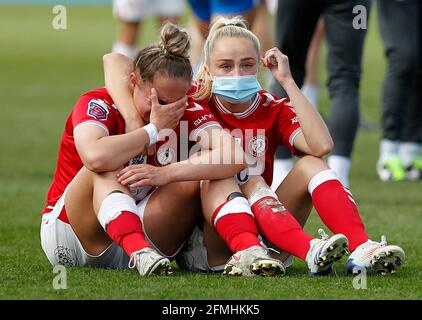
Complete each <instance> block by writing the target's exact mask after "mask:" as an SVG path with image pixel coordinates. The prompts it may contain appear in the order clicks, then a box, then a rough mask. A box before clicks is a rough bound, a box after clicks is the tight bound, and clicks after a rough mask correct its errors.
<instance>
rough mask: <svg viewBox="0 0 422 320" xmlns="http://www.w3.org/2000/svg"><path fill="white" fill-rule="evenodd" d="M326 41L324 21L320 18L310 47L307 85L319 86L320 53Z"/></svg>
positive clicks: (307, 60)
mask: <svg viewBox="0 0 422 320" xmlns="http://www.w3.org/2000/svg"><path fill="white" fill-rule="evenodd" d="M323 39H324V19H323V18H322V17H320V18H319V20H318V23H317V25H316V28H315V32H314V35H313V36H312V40H311V44H310V45H309V49H308V55H307V58H306V77H305V82H304V83H305V84H311V85H317V84H318V79H317V74H318V62H319V53H320V47H321V43H322V40H323Z"/></svg>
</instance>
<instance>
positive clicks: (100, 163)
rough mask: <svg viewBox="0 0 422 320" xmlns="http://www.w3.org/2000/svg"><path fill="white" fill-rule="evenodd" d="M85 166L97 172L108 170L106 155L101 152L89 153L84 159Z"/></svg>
mask: <svg viewBox="0 0 422 320" xmlns="http://www.w3.org/2000/svg"><path fill="white" fill-rule="evenodd" d="M83 163H84V165H85V167H86V168H87V169H88V170H90V171H92V172H96V173H100V172H104V171H107V167H106V164H107V163H106V161H105V159H104V157H102V156H101V155H99V154H90V155H87V156H86V157H85V159H84V161H83Z"/></svg>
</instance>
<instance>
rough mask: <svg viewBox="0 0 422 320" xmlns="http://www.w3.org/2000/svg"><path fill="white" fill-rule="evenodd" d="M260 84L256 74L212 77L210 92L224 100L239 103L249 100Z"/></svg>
mask: <svg viewBox="0 0 422 320" xmlns="http://www.w3.org/2000/svg"><path fill="white" fill-rule="evenodd" d="M260 90H261V86H260V84H259V82H258V79H257V76H256V75H252V76H234V77H213V82H212V89H211V92H212V93H214V94H216V95H218V96H220V97H221V98H223V99H224V100H226V101H228V102H230V103H234V104H240V103H245V102H247V101H249V100H251V99H252V98H253V97H254V96H255V95H256V94H257V93H258V91H260Z"/></svg>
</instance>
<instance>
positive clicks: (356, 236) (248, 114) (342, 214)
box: [106, 18, 405, 275]
mask: <svg viewBox="0 0 422 320" xmlns="http://www.w3.org/2000/svg"><path fill="white" fill-rule="evenodd" d="M259 49H260V48H259V41H258V39H257V38H256V36H255V35H254V34H253V33H252V32H250V31H249V30H248V29H247V27H246V25H245V23H244V22H243V21H242V19H239V18H233V19H224V18H221V19H218V20H217V21H216V22H215V23H214V24H213V26H212V28H211V30H210V33H209V36H208V38H207V40H206V43H205V46H204V59H203V65H202V67H201V68H200V71H199V75H198V79H199V81H198V86H197V90H196V92H195V93H194V95H193V98H194V99H195V100H196V101H197V103H198V104H200V105H202V106H208V107H209V108H210V110H211V111H212V113H213V114H214V116H215V117H216V119H217V120H218V121H219V122H220V124H221V125H222V126H223V127H224V128H225V129H227V130H228V131H230V132H231V134H232V135H233V136H234V137H235V139H237V141H239V142H240V143H241V144H242V146H243V148H244V150H245V152H246V153H249V155H250V157H249V158H253V160H254V161H253V162H251V163H250V165H249V167H248V168H247V169H245V170H244V171H243V172H241V173H239V174H238V175H237V176H236V180H237V183H234V181H233V179H225V180H219V181H211V182H209V181H205V182H203V183H202V197H201V201H202V207H203V211H204V215H205V218H206V220H207V221H208V222H209V223H210V224H211V226H213V227H214V229H215V231H216V232H217V233H218V234H219V235H220V237H221V238H223V239H224V240H225V243H226V244H227V245H228V247H229V248H230V250H231V251H232V252H235V254H234V255H233V256H232V258H231V259H230V260H229V262H228V263H227V264H226V266H225V272H226V273H229V274H247V273H248V272H249V271H248V269H247V265H248V264H247V263H244V262H245V261H244V260H243V258H242V257H243V256H244V255H243V250H242V249H245V248H250V247H251V245H252V244H253V245H257V244H256V235H257V234H258V231H259V234H260V235H261V236H262V237H263V238H264V240H265V241H267V243H269V244H271V246H274V247H276V248H277V249H281V250H283V251H285V252H288V253H290V254H293V255H295V256H297V257H299V258H301V259H302V260H304V261H306V262H307V264H308V267H309V272H310V274H313V275H323V274H328V273H330V272H331V270H332V264H333V262H334V261H336V260H339V259H341V257H342V255H343V254H344V253H345V248H346V247H347V244H349V247H350V251H351V252H352V254H351V256H350V257H349V259H348V260H347V262H346V272H360V271H361V270H362V268H366V269H367V270H369V271H376V272H379V273H387V272H394V271H395V270H396V268H397V267H398V266H399V265H400V264H401V263H402V262H403V261H404V258H405V255H404V252H403V250H402V249H401V248H400V247H398V246H392V245H387V244H386V242H385V239H383V240H382V241H381V242H380V243H378V242H374V241H372V240H369V237H368V235H367V234H366V231H365V229H364V225H363V222H362V220H361V218H360V215H359V212H358V210H357V207H356V204H355V201H354V199H353V197H352V195H351V193H350V191H349V190H348V189H346V188H344V187H343V186H342V184H341V183H340V181H339V180H338V178H337V176H336V175H335V173H334V172H333V171H332V170H331V169H329V168H328V166H327V164H326V163H325V162H324V160H323V159H322V157H323V156H324V155H326V154H328V153H329V152H330V151H331V149H332V145H333V143H332V139H331V137H330V134H329V132H328V129H327V127H326V125H325V123H324V122H323V120H322V119H321V117H320V115H319V113H318V112H317V111H316V110H315V108H313V106H312V105H311V104H310V103H309V101H308V100H307V99H306V98H305V97H304V95H303V94H302V92H301V91H300V89H299V88H298V87H297V86H296V84H295V82H294V81H293V79H292V76H291V73H290V68H289V63H288V58H287V57H286V56H285V55H283V54H282V53H281V52H280V51H279V50H278V49H277V48H273V49H270V50H268V51H267V52H266V54H265V55H264V57H263V58H262V59H261V61H262V63H263V65H264V66H265V67H267V68H269V69H270V71H271V72H272V74H273V76H274V78H275V79H276V80H277V81H278V82H279V83H280V85H282V86H283V88H284V89H285V90H286V92H287V93H288V95H289V98H290V99H281V100H278V98H277V97H275V96H274V95H272V94H271V93H269V92H267V91H264V90H261V88H260V85H259V83H258V81H257V72H258V66H259V62H260V59H259V52H260V51H259ZM115 58H116V59H115V60H116V61H114V62H115V65H114V68H110V65H109V68H108V70H107V68H106V74H108V75H111V74H113V73H114V74H115V77H116V78H117V77H120V76H121V75H123V74H124V69H123V68H122V66H123V65H124V62H123V61H124V60H125V59H124V58H123V57H119V59H120V62H118V57H115ZM117 64H118V65H119V66H117ZM119 70H120V71H119ZM121 89H122V90H123V89H124V86H121ZM122 90H120V89H119V90H116V91H119V94H122V93H121V91H122ZM126 95H127V93H126ZM120 107H121V106H120ZM280 144H284V145H286V146H287V147H289V149H290V150H291V152H292V153H293V154H295V155H297V156H299V157H300V159H299V160H298V161H297V163H296V165H295V167H294V168H293V170H292V171H291V172H290V174H289V175H288V176H287V177H286V179H285V180H284V181H283V182H282V183H281V185H280V186H279V187H278V188H277V190H276V192H275V193H274V192H272V191H271V189H270V188H269V187H268V185H271V180H272V170H273V160H274V153H275V150H276V147H277V146H278V145H280ZM261 176H262V177H261ZM245 198H247V199H248V201H246V199H245ZM312 205H313V206H314V207H315V209H316V211H317V212H318V214H319V216H320V218H321V219H322V221H323V222H324V223H325V224H326V226H327V227H328V228H329V229H330V230H331V231H332V232H333V233H335V235H334V236H332V237H331V238H329V237H328V236H327V235H325V234H324V233H323V232H321V233H322V236H323V237H322V239H313V238H312V237H311V236H309V235H307V234H306V233H305V232H304V231H303V229H302V226H303V225H304V224H305V222H306V220H307V219H308V216H309V214H310V211H311V208H312ZM290 212H292V213H293V214H294V217H293V216H292V214H291V213H290ZM295 218H296V219H295ZM254 221H255V222H256V225H257V226H258V228H257V229H256V228H255V227H254V225H253V222H254ZM240 229H242V230H244V229H247V230H248V231H249V236H246V235H244V234H243V232H241V230H240ZM206 238H207V237H206ZM208 239H209V237H208ZM207 246H208V244H207ZM208 247H209V246H208ZM198 251H200V252H202V253H203V252H204V250H198ZM222 251H223V250H221V252H222ZM219 252H220V251H219V250H212V251H210V250H208V252H205V254H202V256H205V258H207V257H208V259H209V260H210V256H211V255H212V254H219ZM197 260H198V259H197V257H195V259H193V261H194V262H195V261H197ZM216 260H217V259H216ZM246 261H247V259H246ZM190 267H191V269H192V268H195V266H194V265H193V264H191V265H190Z"/></svg>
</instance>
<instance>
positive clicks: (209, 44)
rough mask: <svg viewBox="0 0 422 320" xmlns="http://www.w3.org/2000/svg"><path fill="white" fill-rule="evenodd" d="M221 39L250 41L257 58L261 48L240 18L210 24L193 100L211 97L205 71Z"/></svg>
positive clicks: (209, 83) (220, 18)
mask: <svg viewBox="0 0 422 320" xmlns="http://www.w3.org/2000/svg"><path fill="white" fill-rule="evenodd" d="M221 38H245V39H249V40H251V41H252V43H253V44H254V47H255V49H256V52H257V55H258V57H259V55H260V52H261V48H260V44H259V40H258V37H257V36H256V35H255V34H254V33H253V32H251V31H250V30H249V29H248V25H247V22H246V20H245V19H244V18H243V17H242V16H236V17H234V18H231V19H229V18H224V17H219V18H217V19H216V20H215V22H214V23H213V24H212V26H211V29H210V32H209V34H208V37H207V39H206V40H205V44H204V52H203V57H202V63H201V65H200V67H199V70H198V73H197V77H196V78H197V82H198V84H197V90H196V92H195V93H194V94H193V95H192V97H193V98H194V99H195V100H203V99H209V98H210V97H211V87H212V79H211V77H210V76H209V74H208V72H207V71H206V67H207V65H209V58H210V53H211V52H212V51H213V50H214V47H215V43H216V42H217V40H219V39H221Z"/></svg>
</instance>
